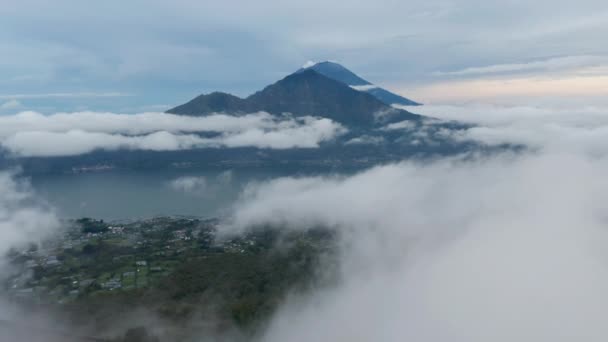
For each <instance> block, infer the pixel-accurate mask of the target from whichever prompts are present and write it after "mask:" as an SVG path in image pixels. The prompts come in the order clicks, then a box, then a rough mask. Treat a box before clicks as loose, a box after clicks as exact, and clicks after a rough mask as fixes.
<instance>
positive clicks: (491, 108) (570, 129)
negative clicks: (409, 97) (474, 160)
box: [419, 102, 608, 155]
mask: <svg viewBox="0 0 608 342" xmlns="http://www.w3.org/2000/svg"><path fill="white" fill-rule="evenodd" d="M419 112H421V113H422V114H427V115H433V116H434V117H437V118H441V119H444V120H458V121H461V122H468V123H472V124H474V125H475V126H474V127H470V128H468V129H465V130H458V131H445V130H444V131H442V134H444V135H446V136H448V137H451V138H453V139H456V140H473V141H477V142H480V143H483V144H486V145H489V146H496V145H502V144H515V145H525V146H528V147H530V148H532V149H542V150H551V151H569V152H572V153H585V154H593V155H596V154H600V155H605V154H607V153H608V148H607V146H608V144H607V143H608V117H607V116H606V113H608V106H607V105H605V104H587V105H585V104H584V103H583V104H581V103H578V102H576V103H573V104H564V103H558V104H544V105H528V106H517V105H516V106H498V105H487V104H486V105H484V104H477V105H439V106H425V108H420V110H419ZM431 113H432V114H431Z"/></svg>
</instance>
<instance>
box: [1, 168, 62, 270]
mask: <svg viewBox="0 0 608 342" xmlns="http://www.w3.org/2000/svg"><path fill="white" fill-rule="evenodd" d="M59 225H60V224H59V220H58V218H57V216H56V215H55V212H54V211H53V209H52V208H51V207H49V206H48V205H46V204H44V203H42V202H41V201H40V200H39V199H38V198H37V197H36V195H35V193H34V191H33V190H32V189H31V187H30V185H29V183H28V182H27V181H26V180H23V179H18V178H17V175H16V174H15V173H14V172H10V171H6V170H4V171H0V261H1V262H3V261H4V256H5V255H6V253H7V252H8V251H9V249H10V248H11V247H23V245H24V244H26V243H38V242H40V241H43V240H44V239H46V238H47V237H49V236H50V234H51V233H52V232H55V231H56V230H57V229H58V228H59ZM0 266H1V264H0ZM1 272H2V270H1V269H0V278H2V277H1V276H3V275H4V274H2V273H1Z"/></svg>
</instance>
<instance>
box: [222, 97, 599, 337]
mask: <svg viewBox="0 0 608 342" xmlns="http://www.w3.org/2000/svg"><path fill="white" fill-rule="evenodd" d="M439 109H440V108H434V110H439ZM442 109H443V111H441V112H442V113H444V115H443V116H444V118H450V119H455V118H461V119H462V118H464V117H465V116H466V118H468V121H469V122H476V123H482V122H484V123H485V124H486V126H485V128H484V129H492V130H493V131H494V134H496V135H501V136H502V138H501V139H499V140H501V141H509V142H512V143H518V144H522V143H530V142H531V140H530V137H531V135H532V133H533V132H536V136H537V139H536V140H534V141H533V142H534V144H533V145H534V147H535V148H534V149H533V150H528V151H525V152H521V153H501V154H498V155H493V156H489V157H488V156H486V157H476V156H470V155H466V156H460V157H453V158H447V159H441V160H435V161H424V162H403V163H398V164H392V165H385V166H379V167H375V168H372V169H370V170H367V171H363V172H360V173H357V174H355V175H350V176H344V175H335V176H320V177H286V178H279V179H275V180H272V181H268V182H263V183H257V184H251V185H250V186H249V187H248V189H247V190H246V191H245V192H244V194H243V196H242V198H241V201H240V202H239V203H238V204H237V205H236V206H235V208H234V214H233V216H232V220H231V221H230V222H229V224H227V225H226V229H227V231H230V229H231V228H232V229H237V231H240V229H246V228H248V227H251V226H252V225H253V226H255V225H264V224H273V225H277V226H281V227H285V229H309V228H311V227H317V226H319V225H321V226H325V227H329V228H330V229H333V230H335V231H336V232H338V234H339V236H340V237H341V258H340V265H339V266H340V271H339V277H338V278H339V279H340V280H339V281H338V282H337V283H336V284H335V285H332V286H328V287H323V288H319V289H316V290H315V291H312V292H311V293H309V294H307V295H303V296H293V297H292V298H290V299H288V300H287V301H286V302H285V303H284V305H283V307H282V309H280V310H279V312H278V313H277V314H276V315H275V317H274V319H273V321H272V323H271V325H270V327H269V328H268V330H267V331H266V333H265V334H264V336H263V338H261V340H264V341H284V340H287V339H288V340H290V341H313V340H314V341H371V340H382V341H404V340H411V341H422V342H425V341H429V342H432V341H446V340H449V341H460V342H471V341H479V342H481V341H499V342H500V341H504V342H509V341H525V342H527V341H529V342H554V341H564V342H566V341H572V340H585V341H602V340H605V339H606V337H608V328H607V327H606V325H605V324H604V322H603V311H604V308H605V307H606V306H607V305H608V295H607V294H606V291H605V288H606V287H607V286H608V253H606V249H605V246H606V244H607V243H608V216H607V215H606V212H607V210H608V208H607V205H606V203H608V201H607V200H608V181H607V180H606V177H605V174H606V173H607V172H608V158H607V157H606V154H605V153H597V151H598V149H602V146H605V145H606V141H608V140H607V139H606V138H604V136H603V135H600V136H598V137H597V139H592V140H588V139H587V138H586V137H585V136H584V135H585V134H583V133H584V132H588V131H595V130H602V129H603V128H602V127H601V126H603V125H605V115H606V113H608V112H606V111H605V110H604V109H601V108H585V109H583V110H580V109H579V110H578V111H574V110H572V109H571V108H570V109H566V108H563V107H562V108H561V109H560V110H558V109H556V108H548V107H545V108H534V107H531V108H524V107H520V108H513V107H512V108H499V107H486V108H479V107H477V109H476V108H475V106H473V107H451V108H442ZM428 110H429V111H432V110H433V108H430V109H428ZM429 113H430V112H429ZM437 113H439V111H437ZM543 127H545V128H546V129H545V128H543ZM551 127H558V131H557V132H559V134H553V133H551V132H550V130H551V129H553V128H551ZM396 129H399V127H397V128H396ZM404 129H407V128H404ZM466 138H467V139H477V140H480V141H485V142H487V143H490V140H488V139H487V137H481V136H479V135H478V134H477V133H476V131H475V130H474V129H473V130H470V131H469V132H468V133H467V137H466ZM507 138H508V139H507ZM564 139H565V140H566V142H567V143H562V141H563V140H564ZM602 151H604V150H602Z"/></svg>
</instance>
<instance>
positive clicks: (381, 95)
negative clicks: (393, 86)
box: [298, 62, 421, 106]
mask: <svg viewBox="0 0 608 342" xmlns="http://www.w3.org/2000/svg"><path fill="white" fill-rule="evenodd" d="M311 69H312V70H315V71H316V72H318V73H320V74H322V75H325V76H327V77H329V78H331V79H334V80H336V81H339V82H342V83H344V84H346V85H349V86H351V87H353V88H354V89H357V90H360V91H362V92H367V93H369V94H371V95H372V96H374V97H375V98H377V99H378V100H380V101H382V102H384V103H385V104H387V105H394V104H397V105H403V106H420V105H421V104H420V103H417V102H414V101H412V100H410V99H407V98H405V97H403V96H401V95H397V94H395V93H391V92H390V91H388V90H386V89H383V88H380V87H378V86H375V85H373V84H372V83H370V82H368V81H367V80H364V79H363V78H361V77H359V76H357V75H356V74H355V73H353V72H352V71H350V70H348V69H346V68H345V67H343V66H342V65H340V64H338V63H334V62H320V63H316V64H313V65H311V66H306V67H302V68H301V69H300V70H298V72H303V71H304V70H311Z"/></svg>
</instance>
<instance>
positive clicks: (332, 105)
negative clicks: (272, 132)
mask: <svg viewBox="0 0 608 342" xmlns="http://www.w3.org/2000/svg"><path fill="white" fill-rule="evenodd" d="M256 111H265V112H268V113H271V114H277V115H279V114H283V113H291V114H293V115H294V116H307V115H311V116H321V117H325V118H328V119H331V120H334V121H336V122H339V123H341V124H343V125H346V126H356V127H361V128H371V127H374V126H376V125H381V124H386V123H389V122H395V121H402V120H419V119H421V116H419V115H416V114H412V113H410V112H407V111H405V110H400V109H396V108H392V107H390V106H388V105H386V104H385V103H383V102H382V101H380V100H378V99H377V98H375V97H374V96H372V95H370V94H368V93H366V92H360V91H357V90H355V89H353V88H351V87H349V86H347V85H345V84H344V83H342V82H339V81H336V80H334V79H331V78H328V77H326V76H324V75H322V74H320V73H318V72H317V71H315V70H313V69H309V70H302V71H300V72H296V73H294V74H291V75H289V76H287V77H285V78H283V79H282V80H280V81H278V82H276V83H274V84H272V85H269V86H267V87H266V88H264V89H263V90H261V91H259V92H257V93H255V94H253V95H251V96H249V97H248V98H246V99H240V98H238V97H236V96H233V95H229V94H223V93H212V94H209V95H201V96H199V97H197V98H195V99H193V100H192V101H190V102H188V103H186V104H184V105H181V106H178V107H175V108H173V109H170V110H169V111H168V113H173V114H184V115H208V114H211V113H234V114H239V113H245V112H256Z"/></svg>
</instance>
